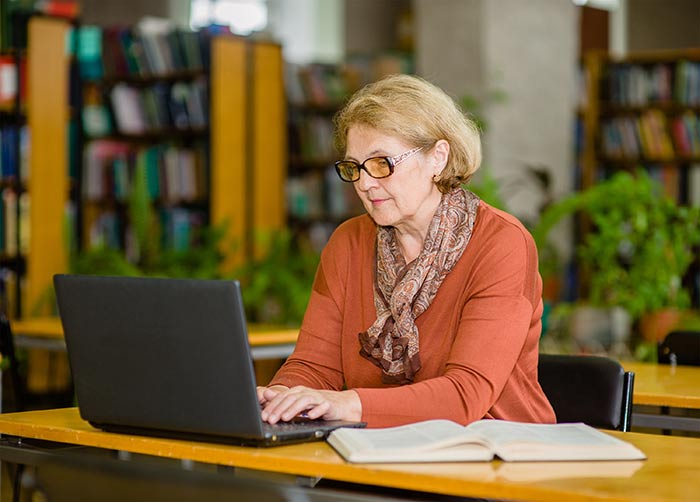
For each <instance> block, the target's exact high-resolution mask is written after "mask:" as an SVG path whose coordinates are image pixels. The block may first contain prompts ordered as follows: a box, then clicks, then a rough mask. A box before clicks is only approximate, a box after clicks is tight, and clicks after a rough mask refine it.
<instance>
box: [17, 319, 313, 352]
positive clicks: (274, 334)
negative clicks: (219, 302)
mask: <svg viewBox="0 0 700 502" xmlns="http://www.w3.org/2000/svg"><path fill="white" fill-rule="evenodd" d="M12 332H13V333H14V334H15V335H20V336H26V337H31V338H48V339H54V340H63V326H62V325H61V320H60V319H59V318H58V317H36V318H28V319H17V320H14V321H12ZM298 334H299V330H298V329H296V328H295V329H290V328H280V327H273V326H259V325H255V324H251V325H250V326H249V332H248V338H249V339H250V345H251V347H261V346H266V345H283V344H285V345H286V344H294V343H296V341H297V336H298Z"/></svg>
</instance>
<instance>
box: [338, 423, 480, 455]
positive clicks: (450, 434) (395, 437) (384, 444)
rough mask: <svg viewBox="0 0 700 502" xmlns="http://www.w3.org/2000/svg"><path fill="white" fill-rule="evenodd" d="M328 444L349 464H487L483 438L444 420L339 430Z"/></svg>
mask: <svg viewBox="0 0 700 502" xmlns="http://www.w3.org/2000/svg"><path fill="white" fill-rule="evenodd" d="M328 443H329V444H330V445H331V446H333V447H334V448H335V449H336V450H337V451H338V452H339V453H340V454H341V455H343V457H345V458H346V459H347V460H350V461H351V462H435V461H457V460H462V461H475V460H491V459H492V458H493V452H492V451H491V449H490V448H489V447H488V446H486V445H485V443H484V441H483V438H481V437H479V436H477V435H475V434H472V433H470V432H468V431H467V430H465V428H464V427H462V426H461V425H459V424H457V423H454V422H450V421H448V420H429V421H426V422H420V423H416V424H409V425H403V426H399V427H389V428H384V429H351V428H347V429H345V428H341V429H337V430H335V431H333V432H332V433H331V435H330V436H329V437H328Z"/></svg>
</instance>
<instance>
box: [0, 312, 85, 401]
mask: <svg viewBox="0 0 700 502" xmlns="http://www.w3.org/2000/svg"><path fill="white" fill-rule="evenodd" d="M0 354H2V357H3V360H6V363H5V364H4V366H5V370H4V371H3V380H2V382H3V390H4V391H9V393H10V395H9V396H8V395H7V392H6V393H5V394H4V395H3V399H2V401H3V402H2V406H3V407H2V411H3V412H6V411H26V410H39V409H47V408H62V407H65V406H71V405H72V404H73V402H74V390H73V384H72V381H71V383H70V385H69V386H68V388H66V389H61V390H56V391H47V392H32V391H30V390H29V389H27V385H26V381H25V379H24V377H23V376H22V373H21V372H20V362H19V360H18V358H17V353H16V351H15V343H14V336H13V334H12V328H11V326H10V321H9V319H8V318H7V317H6V316H5V315H4V314H1V313H0Z"/></svg>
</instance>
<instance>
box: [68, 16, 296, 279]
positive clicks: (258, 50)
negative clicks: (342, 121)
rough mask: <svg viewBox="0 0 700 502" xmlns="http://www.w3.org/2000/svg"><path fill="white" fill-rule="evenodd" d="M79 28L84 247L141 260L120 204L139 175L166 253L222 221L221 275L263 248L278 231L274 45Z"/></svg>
mask: <svg viewBox="0 0 700 502" xmlns="http://www.w3.org/2000/svg"><path fill="white" fill-rule="evenodd" d="M83 29H84V30H85V31H84V37H83V38H82V39H81V43H84V44H83V45H84V46H83V48H82V50H81V49H79V53H82V54H83V56H84V57H83V58H82V60H81V68H82V69H83V74H84V82H83V85H82V86H81V88H82V97H83V99H82V101H83V106H82V108H81V110H82V113H81V117H82V123H83V127H82V130H83V140H82V142H81V148H80V149H81V151H82V152H83V156H82V159H83V161H82V176H81V180H80V184H81V190H80V192H81V195H80V203H79V205H78V206H79V208H80V213H81V217H80V220H81V224H80V232H79V233H80V234H81V239H80V241H81V242H80V248H82V249H86V248H90V247H92V246H95V245H99V244H106V245H108V246H110V247H115V248H118V249H120V250H123V251H124V253H125V254H126V255H127V256H128V257H130V258H131V259H132V260H134V261H136V260H137V259H138V256H139V251H140V250H139V249H138V248H136V249H135V250H134V248H133V247H132V246H133V243H134V239H133V236H132V235H133V233H132V232H133V231H132V230H131V221H130V215H129V214H128V208H127V206H128V204H127V200H128V199H129V198H130V196H131V191H130V190H131V189H132V188H133V186H134V185H133V182H134V181H135V179H136V178H135V176H136V175H137V174H136V173H144V171H145V177H146V185H147V190H148V196H149V199H150V203H151V205H152V207H153V208H154V209H155V210H156V212H157V213H158V215H159V224H160V227H161V228H162V229H163V239H162V243H161V245H162V246H163V247H167V248H171V249H183V250H184V249H187V248H190V247H192V246H195V245H196V243H195V242H194V241H193V240H192V238H193V236H194V235H195V234H196V232H197V229H198V228H202V227H204V226H206V225H219V224H222V223H227V225H228V226H227V229H226V235H225V237H224V239H223V242H222V249H221V251H222V252H223V253H224V255H225V263H224V268H225V271H227V270H231V269H232V268H233V267H235V266H236V265H238V264H240V263H242V262H243V261H245V260H246V259H247V258H249V257H251V256H252V254H253V253H256V252H258V253H259V252H261V250H259V249H257V248H256V246H255V234H256V233H257V232H259V231H266V230H275V229H279V228H281V227H282V226H283V224H284V204H283V196H282V193H283V179H284V178H283V177H284V166H285V162H286V158H285V156H284V153H285V152H286V130H285V128H284V122H283V121H281V120H280V117H283V116H284V113H285V101H284V95H283V90H282V76H281V47H280V46H279V45H278V44H274V43H269V42H262V41H253V40H250V39H247V38H243V37H236V36H233V35H230V34H225V33H215V32H213V31H208V30H205V31H201V32H192V31H187V30H179V29H173V28H172V27H165V28H164V27H162V26H160V27H159V26H157V25H154V24H153V23H152V22H148V23H146V22H143V23H139V24H138V25H136V26H133V27H130V28H98V27H95V26H90V27H83ZM95 44H96V45H99V50H98V49H95V48H94V45H95ZM91 45H93V47H91ZM134 54H141V57H140V58H138V57H137V58H135V57H133V55H134ZM142 175H143V174H142Z"/></svg>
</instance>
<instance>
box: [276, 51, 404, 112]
mask: <svg viewBox="0 0 700 502" xmlns="http://www.w3.org/2000/svg"><path fill="white" fill-rule="evenodd" d="M284 72H285V74H284V80H285V90H286V93H287V99H288V100H289V102H290V103H291V104H293V105H315V106H337V105H339V104H340V103H342V102H343V101H344V100H345V99H346V98H347V97H348V96H349V95H350V94H352V93H353V92H355V91H356V90H357V89H359V88H360V87H362V86H363V85H365V84H367V83H369V82H373V81H375V80H379V79H380V78H382V77H384V76H387V75H391V74H396V73H413V72H414V64H413V57H412V55H410V54H409V53H404V52H386V53H380V54H374V53H373V54H352V55H350V56H349V57H348V58H347V61H346V62H345V63H343V64H329V63H310V64H296V63H287V64H286V65H285V70H284Z"/></svg>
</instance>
